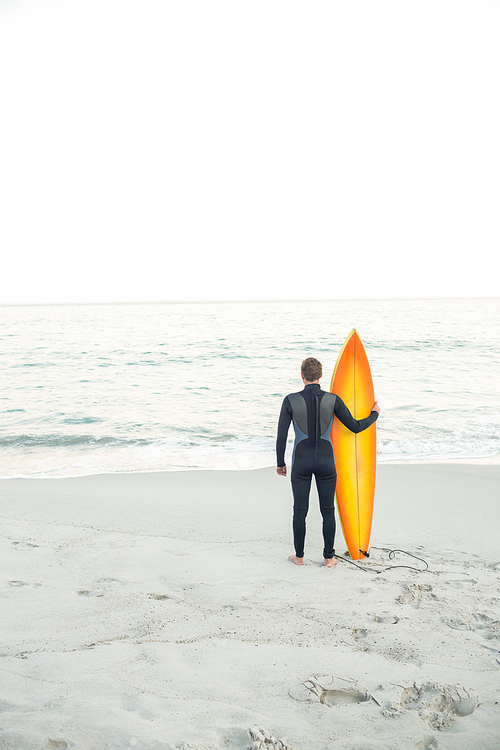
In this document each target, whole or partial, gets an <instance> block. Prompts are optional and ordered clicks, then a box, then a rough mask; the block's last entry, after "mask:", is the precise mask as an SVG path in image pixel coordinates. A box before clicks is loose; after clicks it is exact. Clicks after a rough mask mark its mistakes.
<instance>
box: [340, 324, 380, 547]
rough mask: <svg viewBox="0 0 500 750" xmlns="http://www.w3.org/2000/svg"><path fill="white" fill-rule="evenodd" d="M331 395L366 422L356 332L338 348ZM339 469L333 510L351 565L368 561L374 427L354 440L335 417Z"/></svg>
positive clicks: (366, 369)
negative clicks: (339, 399)
mask: <svg viewBox="0 0 500 750" xmlns="http://www.w3.org/2000/svg"><path fill="white" fill-rule="evenodd" d="M330 391H332V393H336V394H337V395H338V396H340V398H341V399H342V401H343V402H344V403H345V405H346V406H347V408H348V409H349V411H350V412H351V414H352V415H353V417H354V418H355V419H364V418H365V417H368V416H369V414H370V413H371V410H372V407H373V404H374V403H375V394H374V391H373V380H372V374H371V370H370V364H369V362H368V357H367V355H366V351H365V347H364V346H363V342H362V341H361V339H360V337H359V335H358V332H357V331H356V329H355V328H354V329H353V330H352V331H351V333H350V334H349V336H348V337H347V339H346V340H345V343H344V346H343V347H342V349H341V351H340V354H339V356H338V359H337V364H336V365H335V369H334V371H333V377H332V382H331V385H330ZM331 437H332V443H333V451H334V453H335V463H336V465H337V506H338V510H339V516H340V522H341V524H342V530H343V532H344V538H345V541H346V544H347V548H348V550H349V554H350V555H351V557H352V559H353V560H360V559H361V558H364V557H366V556H367V552H368V548H369V545H370V534H371V528H372V518H373V500H374V497H375V474H376V467H377V427H376V423H374V424H372V425H371V426H370V427H368V429H367V430H364V431H363V432H359V433H358V434H357V435H356V434H355V433H354V432H351V431H350V430H348V429H347V427H344V425H343V424H342V422H339V420H338V419H337V417H335V419H334V420H333V425H332V431H331Z"/></svg>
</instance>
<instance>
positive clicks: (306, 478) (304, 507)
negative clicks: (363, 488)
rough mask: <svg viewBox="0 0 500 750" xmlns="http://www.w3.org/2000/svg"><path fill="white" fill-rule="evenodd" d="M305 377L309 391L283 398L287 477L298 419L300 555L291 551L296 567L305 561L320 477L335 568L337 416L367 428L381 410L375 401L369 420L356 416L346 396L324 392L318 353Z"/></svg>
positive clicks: (295, 483)
mask: <svg viewBox="0 0 500 750" xmlns="http://www.w3.org/2000/svg"><path fill="white" fill-rule="evenodd" d="M301 375H302V380H303V382H304V390H302V391H299V392H298V393H290V394H289V395H288V396H286V398H285V399H284V401H283V405H282V407H281V413H280V418H279V422H278V437H277V440H276V454H277V469H276V471H277V473H278V475H279V476H282V477H285V476H286V465H285V449H286V440H287V435H288V428H289V427H290V422H291V421H292V420H293V426H294V429H295V444H294V447H293V457H292V476H291V481H292V492H293V543H294V547H295V555H290V557H289V560H291V561H292V562H293V563H295V564H296V565H304V541H305V536H306V516H307V511H308V509H309V491H310V489H311V480H312V475H313V474H314V476H315V478H316V486H317V488H318V496H319V507H320V511H321V515H322V516H323V540H324V545H325V546H324V549H323V557H324V558H325V565H326V566H327V567H329V568H331V567H333V566H334V565H336V563H337V560H336V559H335V557H334V554H335V550H334V547H333V543H334V539H335V515H334V497H335V485H336V482H337V471H336V469H335V458H334V455H333V445H332V441H331V438H330V430H331V427H332V422H333V418H334V416H335V417H337V418H338V419H339V420H340V421H341V422H342V424H343V425H345V426H346V427H347V428H348V429H349V430H351V431H352V432H362V431H363V430H366V428H367V427H369V426H370V425H371V424H373V423H374V422H375V421H376V420H377V419H378V415H379V414H380V407H379V405H378V403H377V402H376V401H375V404H374V405H373V409H372V412H371V414H370V415H369V416H367V417H365V419H360V420H357V419H354V417H353V416H352V414H351V412H350V411H349V409H348V408H347V406H346V405H345V404H344V402H343V401H342V399H341V398H340V396H336V395H335V394H333V393H326V392H325V391H322V390H321V388H320V385H319V379H320V377H321V376H322V375H323V367H322V365H321V362H319V361H318V360H317V359H315V358H314V357H308V358H307V359H305V360H304V361H303V362H302V366H301Z"/></svg>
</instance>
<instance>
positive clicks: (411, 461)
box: [0, 453, 500, 481]
mask: <svg viewBox="0 0 500 750" xmlns="http://www.w3.org/2000/svg"><path fill="white" fill-rule="evenodd" d="M440 464H443V465H448V464H451V465H461V464H467V465H471V466H474V465H476V466H500V453H497V454H495V455H493V456H478V457H472V456H471V457H457V458H454V457H448V458H443V457H436V458H432V457H426V458H399V459H388V460H387V461H386V460H380V459H378V460H377V469H378V468H379V467H381V466H404V465H408V466H413V465H415V466H416V465H424V466H426V465H429V466H435V465H440ZM273 468H275V466H274V464H262V465H259V466H253V467H250V468H221V467H210V468H207V467H195V466H191V467H180V468H175V469H130V470H121V471H96V472H89V473H88V474H67V475H64V476H51V475H39V476H36V475H16V476H11V477H6V476H0V481H1V480H11V479H19V480H21V479H82V478H84V477H93V476H122V475H125V476H126V475H129V474H131V475H132V474H142V475H147V474H177V473H182V472H190V471H191V472H194V473H195V472H200V471H208V472H218V471H220V472H234V473H237V472H252V471H262V470H263V469H273Z"/></svg>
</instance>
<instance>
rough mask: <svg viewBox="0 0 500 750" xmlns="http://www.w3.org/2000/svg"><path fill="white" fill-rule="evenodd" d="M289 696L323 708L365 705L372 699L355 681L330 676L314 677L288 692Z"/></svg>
mask: <svg viewBox="0 0 500 750" xmlns="http://www.w3.org/2000/svg"><path fill="white" fill-rule="evenodd" d="M289 695H290V697H291V698H293V699H294V700H297V701H301V702H302V701H303V702H306V703H322V704H323V705H324V706H346V705H348V704H351V703H365V702H366V701H369V700H370V698H371V697H372V696H371V695H370V693H369V692H368V691H367V690H366V689H365V688H363V687H362V686H361V685H359V683H357V682H356V681H355V680H346V679H343V678H341V677H332V676H331V675H314V676H313V677H311V678H310V679H309V680H305V682H303V683H302V685H300V686H299V687H298V688H296V689H292V690H290V691H289Z"/></svg>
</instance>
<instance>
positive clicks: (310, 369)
mask: <svg viewBox="0 0 500 750" xmlns="http://www.w3.org/2000/svg"><path fill="white" fill-rule="evenodd" d="M300 371H301V373H302V377H303V378H304V380H306V381H307V382H308V383H314V381H315V380H319V379H320V377H321V376H322V375H323V366H322V364H321V362H320V361H319V360H317V359H315V358H314V357H308V358H307V359H305V360H304V361H303V362H302V365H301V366H300Z"/></svg>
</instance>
